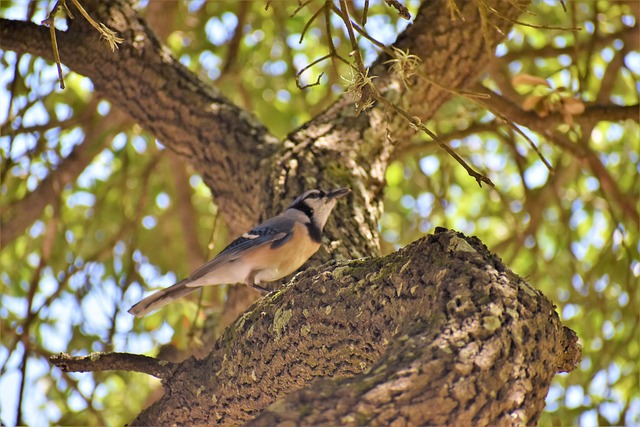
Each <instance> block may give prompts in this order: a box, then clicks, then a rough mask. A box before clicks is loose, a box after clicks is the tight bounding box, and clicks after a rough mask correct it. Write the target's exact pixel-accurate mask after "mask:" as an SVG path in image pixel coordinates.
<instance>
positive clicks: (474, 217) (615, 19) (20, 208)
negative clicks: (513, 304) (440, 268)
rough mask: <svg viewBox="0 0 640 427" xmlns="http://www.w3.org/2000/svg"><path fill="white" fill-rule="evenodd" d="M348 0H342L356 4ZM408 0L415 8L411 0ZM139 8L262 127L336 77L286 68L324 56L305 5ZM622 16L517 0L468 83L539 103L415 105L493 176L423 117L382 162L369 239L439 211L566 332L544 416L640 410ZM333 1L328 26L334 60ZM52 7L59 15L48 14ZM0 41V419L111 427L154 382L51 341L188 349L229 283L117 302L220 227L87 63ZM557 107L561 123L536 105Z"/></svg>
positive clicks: (401, 238) (174, 275)
mask: <svg viewBox="0 0 640 427" xmlns="http://www.w3.org/2000/svg"><path fill="white" fill-rule="evenodd" d="M363 5H364V2H363V1H357V2H355V3H353V4H352V7H353V15H354V16H355V17H358V16H361V14H362V7H363ZM406 5H407V6H408V7H409V10H410V11H411V12H412V13H414V12H415V11H416V10H417V8H418V6H419V2H417V1H415V0H410V1H407V2H406ZM51 7H52V3H50V2H48V1H35V2H27V1H23V0H17V1H8V0H2V1H1V2H0V16H2V17H4V18H11V19H22V20H31V21H33V22H37V23H39V22H41V21H42V20H43V19H45V18H46V17H47V14H48V12H49V10H50V8H51ZM139 7H140V9H141V10H142V11H143V13H144V14H145V16H146V17H147V19H148V21H149V22H150V25H151V26H152V28H154V30H155V31H156V32H157V34H158V35H159V37H160V38H161V39H162V40H164V41H165V43H166V44H167V46H168V47H169V48H170V50H171V52H172V53H173V55H174V56H175V57H176V58H179V60H180V61H181V62H182V63H183V64H184V65H186V66H187V67H188V68H189V69H191V70H192V71H194V72H195V73H197V74H198V75H200V76H201V77H202V78H203V79H205V80H209V81H211V82H212V83H213V84H215V85H216V86H217V87H218V88H220V89H221V90H222V91H223V92H224V94H225V96H227V97H228V98H230V99H231V100H233V102H235V103H237V104H238V105H240V106H242V107H243V108H245V109H247V110H250V111H252V112H254V113H255V114H256V115H257V116H258V117H259V118H260V119H261V120H262V121H263V123H265V124H266V126H267V128H268V129H269V130H270V131H271V132H273V133H274V134H275V135H277V136H279V137H283V136H284V135H286V134H287V133H288V132H290V131H291V130H293V129H294V128H296V127H297V126H300V125H302V124H304V123H305V122H306V121H307V120H309V119H311V118H312V117H313V116H314V115H316V114H317V113H318V112H320V111H322V110H323V109H324V108H326V107H327V106H328V105H330V104H331V103H332V101H333V100H335V99H336V98H337V97H338V96H339V95H340V94H341V93H342V92H343V91H344V90H345V87H346V84H347V83H346V80H345V79H344V77H348V75H349V71H348V69H347V68H346V66H344V64H340V63H336V64H332V63H331V62H330V61H324V62H320V63H318V64H316V65H314V66H313V67H311V68H309V69H308V70H307V71H305V72H304V73H303V74H302V75H301V76H299V78H298V77H297V76H296V74H297V73H298V71H300V70H302V69H303V68H304V67H306V66H307V65H309V64H310V63H311V62H313V61H314V60H315V59H317V58H319V57H321V56H323V55H325V54H326V51H327V47H326V27H325V24H324V21H323V20H322V19H318V20H316V21H315V22H312V23H311V24H310V25H309V26H308V27H306V25H307V23H308V22H309V21H310V19H311V17H312V15H313V13H314V12H315V11H316V10H318V8H320V7H322V3H321V2H310V3H309V4H307V5H305V7H302V8H300V9H299V10H296V9H298V8H297V6H296V3H295V2H290V3H284V2H272V3H271V4H270V5H269V7H268V8H267V9H265V4H264V3H263V2H233V1H214V2H205V1H180V2H178V1H162V2H151V3H149V2H145V1H143V2H140V5H139ZM359 14H360V15H359ZM454 15H455V14H454ZM454 15H452V16H453V18H452V19H455V16H454ZM639 15H640V6H639V3H638V2H637V1H628V2H627V1H605V0H602V1H591V0H589V1H574V0H571V1H565V2H564V4H563V3H561V2H559V1H541V0H536V1H534V2H532V5H531V7H530V8H529V10H528V12H524V13H523V14H522V16H521V18H520V23H519V24H517V25H515V26H514V28H513V30H512V31H511V32H510V33H509V34H508V36H507V38H506V40H505V41H504V43H502V44H501V45H500V46H498V48H497V49H496V51H495V52H494V55H495V58H494V61H493V62H492V65H491V66H490V67H489V68H488V69H487V70H486V71H485V72H484V73H483V74H482V76H481V82H482V83H483V84H484V85H485V86H486V87H488V88H490V89H492V90H494V91H496V92H498V93H500V94H502V95H503V96H504V97H505V98H507V99H509V100H511V101H512V102H513V105H514V106H515V107H516V110H518V111H520V112H522V111H523V110H530V111H529V113H531V112H535V114H534V116H533V117H534V118H533V119H531V114H529V115H528V116H527V117H529V119H530V120H528V121H527V123H522V120H520V121H519V116H517V115H514V116H510V115H509V114H505V115H506V118H507V120H506V121H505V120H504V117H502V115H499V114H497V113H496V112H495V110H494V111H493V112H492V111H490V110H488V109H487V107H486V105H485V104H484V103H483V100H482V98H481V97H478V96H477V94H471V95H470V96H469V95H466V96H455V97H454V98H453V99H452V100H451V101H449V102H448V103H447V104H446V105H445V106H443V107H442V108H441V109H440V110H439V111H438V113H437V115H436V117H435V118H434V119H433V120H432V121H431V122H429V123H427V125H428V126H429V128H430V129H432V130H434V131H435V132H436V133H437V134H438V135H439V136H440V137H441V138H442V139H443V140H445V141H447V142H448V143H449V144H450V146H451V147H453V148H454V149H455V150H456V151H457V152H458V153H459V154H460V155H461V156H462V157H463V158H465V159H467V160H468V161H469V162H470V163H471V164H473V165H474V166H475V167H476V168H478V169H479V170H481V171H483V173H485V174H486V175H487V176H488V177H489V178H490V179H491V180H492V181H493V182H494V183H496V188H495V189H487V188H484V187H483V188H479V187H478V185H477V184H476V182H475V180H474V179H472V178H471V177H469V176H468V175H467V174H466V172H465V171H464V170H463V169H462V168H461V167H460V165H459V164H458V163H456V162H455V161H454V160H453V159H452V158H451V157H449V156H448V155H447V154H446V153H444V152H443V151H442V150H440V149H438V148H437V146H436V145H435V144H432V143H430V141H429V140H428V138H426V137H423V136H421V135H416V137H415V138H414V139H412V140H409V141H398V142H397V143H398V146H399V148H398V150H397V151H396V158H395V159H394V161H393V163H392V164H391V166H390V167H389V168H388V170H387V175H386V177H387V188H386V191H385V213H384V215H383V217H382V220H381V222H380V231H381V236H382V238H383V249H384V252H385V253H388V252H390V251H393V250H395V249H397V248H399V247H402V246H404V245H406V244H408V243H410V242H412V241H413V240H415V239H417V238H419V237H421V236H423V235H425V234H426V233H430V232H432V231H433V229H434V227H436V226H443V227H450V228H455V229H457V230H460V231H462V232H464V233H466V234H469V235H476V236H478V237H479V238H480V239H482V241H483V242H484V243H485V244H486V245H487V246H488V247H489V248H490V249H491V250H492V251H494V252H496V253H497V254H498V255H499V256H500V257H502V258H503V260H504V261H505V263H506V264H507V265H509V266H510V267H511V268H512V269H513V270H514V271H515V272H516V273H518V274H519V275H521V276H523V277H525V278H526V280H527V281H528V282H529V283H531V284H532V285H533V286H535V287H536V288H538V289H540V290H541V291H542V292H544V293H545V294H546V295H547V296H548V297H549V298H550V299H551V300H553V301H554V302H555V304H556V305H557V310H558V313H559V314H560V316H561V318H562V320H563V322H564V323H565V324H566V325H567V326H568V327H570V328H571V329H573V330H575V331H576V332H577V334H578V336H579V337H580V342H581V344H582V346H583V360H582V363H581V364H580V366H579V368H578V369H576V370H575V371H574V372H572V373H570V374H563V375H558V376H557V378H556V380H555V382H554V384H553V385H552V387H551V389H550V391H549V395H548V397H547V407H546V410H545V413H544V414H543V416H542V419H541V421H540V424H541V425H551V424H553V425H582V426H595V425H623V424H626V425H638V424H640V384H639V375H640V370H639V366H638V365H639V363H640V339H639V335H640V334H639V332H638V325H639V323H640V315H639V312H640V295H639V283H640V280H639V276H640V256H639V251H640V248H639V246H640V244H639V236H638V234H639V233H638V227H639V219H638V212H639V209H640V202H639V200H640V162H639V154H638V153H640V129H639V125H638V122H639V120H638V98H639V92H640V83H639V80H640V79H639V77H640V52H639V44H640V35H639V32H638V17H639ZM334 18H335V19H332V20H331V21H330V25H331V26H332V29H333V31H332V35H333V39H334V43H335V45H336V48H337V49H338V51H339V52H341V53H342V54H344V56H347V55H348V50H349V47H348V43H347V40H346V38H345V33H344V29H343V27H342V23H341V21H340V20H339V19H337V17H334ZM409 23H410V21H406V20H404V19H401V18H399V17H398V16H397V13H396V12H395V11H394V10H393V9H391V8H389V7H387V6H386V5H385V4H384V2H381V1H380V2H375V1H371V2H370V5H369V14H368V19H367V23H366V26H365V29H366V30H367V31H368V33H369V34H370V35H371V36H372V37H374V38H375V39H376V40H378V41H379V42H381V43H383V44H389V43H392V42H393V41H394V40H395V37H396V35H397V34H398V33H399V32H401V31H402V30H403V29H404V28H405V27H406V25H408V24H409ZM56 25H57V27H58V28H60V29H62V30H64V29H65V28H66V22H65V20H64V19H62V18H59V19H57V21H56ZM305 28H306V30H305ZM303 32H304V37H303V38H302V40H301V35H302V33H303ZM361 48H362V49H363V52H364V57H365V61H366V62H367V63H371V62H372V61H373V60H374V59H375V58H376V57H377V55H378V53H379V49H378V48H376V46H375V45H374V44H372V43H371V42H369V41H367V40H366V39H365V38H362V40H361ZM0 54H1V57H0V63H1V68H0V123H1V136H0V152H1V153H2V164H1V166H2V167H1V170H0V178H1V183H0V197H1V199H0V208H1V209H2V221H3V223H4V222H5V220H6V221H9V220H14V221H15V218H16V217H18V218H23V219H24V220H25V221H26V220H29V221H28V224H27V226H26V229H25V232H24V233H23V234H20V235H18V236H15V238H14V237H13V236H11V238H10V239H8V238H7V236H3V238H2V250H1V252H0V281H1V283H2V284H1V288H0V289H1V295H0V334H1V337H0V376H1V377H0V418H1V420H2V422H3V423H4V424H7V425H14V424H16V423H18V422H19V423H25V424H29V425H48V424H67V425H68V424H73V425H95V424H102V425H123V424H125V423H126V422H127V421H129V420H130V419H131V418H132V417H133V416H134V415H135V414H137V413H138V412H139V411H140V410H141V408H142V407H143V406H145V405H147V404H148V403H149V402H150V401H151V400H152V399H153V398H154V396H157V391H155V390H156V389H157V388H158V382H157V381H155V380H154V379H152V378H149V377H148V376H146V375H143V374H133V373H122V372H103V373H86V374H67V373H64V372H61V371H60V370H58V369H55V368H52V366H51V365H50V364H49V363H48V361H47V358H48V356H49V355H51V354H54V353H58V352H61V351H63V352H69V353H73V354H87V353H89V352H93V351H127V352H135V353H144V354H150V355H156V354H157V353H158V351H168V352H174V353H176V352H177V353H179V354H183V355H184V354H186V353H185V352H188V349H190V348H193V347H198V346H201V345H202V344H203V343H202V340H203V339H204V338H203V336H204V335H203V331H204V330H207V334H208V335H206V337H207V339H212V337H214V336H215V335H216V334H217V333H219V331H220V330H221V328H222V327H223V326H224V321H223V320H222V319H221V316H220V315H219V314H220V313H222V312H223V311H224V306H225V304H226V303H227V298H226V292H227V287H225V286H221V287H216V288H212V289H207V290H206V291H205V292H204V293H203V294H201V295H198V294H195V295H193V296H192V297H189V298H185V299H182V300H181V301H179V302H176V303H175V304H173V305H172V306H171V307H170V308H168V309H166V310H162V311H160V312H158V313H155V314H153V315H151V316H148V317H146V318H144V319H142V320H135V321H134V318H133V317H132V316H130V315H129V314H128V313H127V312H126V310H127V309H128V308H129V307H130V306H131V304H132V303H134V302H136V301H137V300H138V299H139V298H140V297H141V296H142V295H143V294H145V293H146V292H148V291H150V290H153V289H156V288H159V287H163V286H167V285H170V284H172V283H173V282H174V281H176V279H179V278H182V277H184V276H186V275H187V274H188V273H189V272H190V271H191V270H193V269H194V268H195V267H197V266H198V265H200V264H201V263H202V262H204V261H206V260H207V259H210V258H211V257H212V256H213V255H214V254H215V253H217V252H218V251H219V250H221V249H222V248H223V247H224V245H225V244H226V243H227V242H228V241H229V238H230V237H233V236H228V235H227V234H228V233H227V231H226V228H225V224H224V220H223V219H222V218H219V217H218V216H217V208H216V204H215V203H216V200H215V199H213V198H212V196H211V193H210V191H209V189H208V188H207V187H206V186H205V185H204V184H203V182H202V179H201V178H200V177H199V176H198V175H197V174H195V173H194V172H193V170H192V169H191V168H190V167H189V165H187V164H185V163H184V162H183V161H182V160H181V159H180V158H178V157H177V156H176V155H175V154H173V153H172V152H169V151H168V150H165V149H164V147H163V145H162V141H157V140H155V139H154V138H153V137H152V136H151V135H149V134H148V133H146V132H145V130H144V129H141V128H140V127H139V126H138V125H136V124H135V123H132V122H131V121H130V120H129V119H128V118H127V116H126V115H125V114H123V113H122V112H120V111H118V110H116V109H115V108H113V107H112V106H111V105H110V104H109V103H108V102H107V101H104V100H101V99H99V98H98V97H97V96H96V95H95V94H94V91H93V87H92V84H91V81H90V80H88V79H87V78H84V77H82V76H80V75H77V74H75V73H73V72H72V71H70V70H68V69H67V68H65V67H63V70H64V76H65V83H66V85H67V87H66V89H64V90H60V89H59V88H58V82H57V71H56V68H55V65H54V64H52V63H48V62H46V61H44V60H43V59H40V58H38V57H34V56H31V55H16V54H15V53H14V52H8V51H6V52H5V51H0ZM62 61H63V62H64V58H63V59H62ZM315 82H319V84H318V85H315V86H312V87H309V88H307V89H304V90H301V89H299V87H298V86H299V85H300V86H302V85H306V84H312V83H315ZM604 106H606V107H604ZM623 107H626V108H623ZM554 112H555V113H556V114H561V115H562V118H563V120H562V121H561V123H559V124H558V123H551V122H550V121H549V120H548V116H549V115H552V114H554ZM532 114H533V113H532ZM511 121H512V122H515V125H513V123H511ZM392 137H393V136H392ZM531 143H534V144H535V145H536V146H537V147H538V149H539V151H540V153H541V155H542V157H543V158H544V159H546V160H547V161H548V163H549V164H550V165H551V166H552V167H553V172H551V171H550V169H549V168H548V167H547V166H546V165H545V164H544V161H543V160H542V159H541V157H540V156H539V155H538V154H537V153H536V152H535V151H534V150H533V149H532V147H531ZM34 206H36V207H37V206H45V207H44V209H37V208H36V209H35V211H34V210H33V209H34ZM30 218H32V219H34V221H33V220H31V219H30ZM0 232H2V230H0ZM211 330H214V331H217V332H214V333H213V334H212V333H211Z"/></svg>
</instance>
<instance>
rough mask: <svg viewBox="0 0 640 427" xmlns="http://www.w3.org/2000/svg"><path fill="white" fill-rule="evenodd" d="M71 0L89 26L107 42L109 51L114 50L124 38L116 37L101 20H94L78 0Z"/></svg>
mask: <svg viewBox="0 0 640 427" xmlns="http://www.w3.org/2000/svg"><path fill="white" fill-rule="evenodd" d="M71 1H72V2H73V5H74V6H75V7H77V8H78V10H79V11H80V14H81V15H82V16H84V19H86V20H87V22H88V23H89V24H91V26H92V27H93V28H95V29H96V30H97V31H98V32H99V33H100V36H101V37H102V39H104V40H105V41H106V42H107V43H108V44H109V47H110V48H111V51H115V50H116V48H117V47H118V45H119V44H120V43H122V42H123V41H124V39H123V38H121V37H118V36H117V34H118V33H116V32H115V31H113V30H112V29H111V28H109V27H107V26H106V25H104V24H103V23H102V22H100V23H98V22H96V21H95V20H94V19H93V18H92V17H91V15H89V14H88V13H87V11H86V10H84V7H82V5H81V4H80V1H79V0H71ZM65 8H66V6H65ZM67 10H68V9H67Z"/></svg>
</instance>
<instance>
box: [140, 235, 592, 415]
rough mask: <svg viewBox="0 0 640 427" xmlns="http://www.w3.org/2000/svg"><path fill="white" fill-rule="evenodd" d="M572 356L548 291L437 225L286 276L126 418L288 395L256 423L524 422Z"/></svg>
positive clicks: (226, 407) (198, 411)
mask: <svg viewBox="0 0 640 427" xmlns="http://www.w3.org/2000/svg"><path fill="white" fill-rule="evenodd" d="M579 359H580V347H579V346H578V344H577V342H576V339H575V334H574V333H573V332H572V331H569V330H568V329H566V328H564V327H563V326H562V325H561V323H560V320H559V318H558V315H557V314H556V312H555V310H554V306H553V304H552V303H551V302H550V301H549V300H547V299H546V298H545V297H544V296H543V295H542V294H541V293H540V292H538V291H536V290H535V289H533V288H532V287H531V286H530V285H528V284H527V283H525V282H524V281H523V280H522V279H521V278H519V277H518V276H516V275H515V274H514V273H513V272H511V271H510V270H508V269H507V268H506V267H505V266H504V265H503V264H502V263H501V261H500V260H499V259H498V258H497V257H496V256H495V255H493V254H491V253H489V251H488V250H487V249H486V247H485V246H484V245H482V243H481V242H480V241H479V240H477V239H475V238H468V237H465V236H463V235H461V234H459V233H455V232H452V231H448V230H444V229H439V230H436V234H435V235H431V236H428V237H427V238H424V239H421V240H419V241H417V242H415V243H413V244H411V245H409V246H407V247H406V248H404V249H402V250H400V251H398V252H396V253H393V254H391V255H388V256H386V257H384V258H369V259H363V260H353V261H350V262H345V263H336V262H332V263H330V264H327V265H324V266H323V267H321V268H317V269H310V270H307V271H305V272H304V273H302V274H300V275H298V276H296V278H295V279H294V280H293V281H292V282H291V283H290V284H289V286H287V287H286V288H285V289H284V290H282V291H279V292H276V293H272V294H269V295H268V296H266V297H265V298H263V299H262V300H260V301H258V302H257V303H256V305H255V306H254V307H253V310H252V311H249V312H247V313H246V314H244V315H243V316H242V317H240V318H239V319H238V320H237V321H236V322H235V323H234V324H232V325H231V326H230V327H229V328H228V329H227V330H226V331H225V334H224V335H223V336H222V337H221V339H220V340H218V342H216V344H215V346H214V349H213V351H212V352H211V353H210V354H209V355H208V356H207V357H206V358H205V359H203V360H201V361H196V360H195V359H192V360H187V361H186V362H184V364H183V365H182V366H181V369H180V370H179V371H177V372H176V374H175V375H173V376H172V377H171V378H170V379H168V380H167V381H166V382H165V383H164V384H165V387H166V388H167V390H166V393H165V395H164V397H163V398H162V399H161V400H160V401H159V402H158V403H157V404H155V405H153V406H152V407H150V408H149V409H147V410H146V411H144V412H143V413H142V414H140V416H139V417H138V418H137V419H136V420H135V421H134V422H133V423H132V424H133V425H158V424H165V423H169V422H172V423H177V424H180V423H184V424H211V423H219V424H238V423H241V422H245V421H247V420H249V419H251V418H253V417H254V416H256V415H257V414H259V413H261V412H262V411H263V410H264V409H265V408H267V407H268V406H269V405H272V404H273V403H274V402H275V401H277V400H278V399H282V398H285V396H288V395H291V397H286V398H285V400H283V401H280V402H278V403H277V404H276V405H274V406H272V407H271V409H270V410H269V411H270V412H269V413H266V414H265V415H264V417H265V418H262V417H260V418H258V420H257V421H256V425H275V424H276V423H275V421H285V420H288V419H293V420H295V421H296V422H297V423H298V424H302V425H314V424H315V425H351V424H353V423H354V422H355V421H349V420H360V421H362V422H363V423H365V424H367V423H368V424H378V425H388V424H390V423H391V422H392V421H393V420H394V419H396V418H404V419H405V421H407V422H408V424H411V423H412V422H413V424H415V425H425V424H438V425H469V423H470V422H471V420H480V421H479V424H485V425H486V424H489V425H495V424H500V423H504V422H505V421H506V420H513V419H515V420H521V421H522V424H535V422H536V420H537V418H538V417H539V415H540V413H541V411H542V409H543V408H544V399H545V396H546V394H547V390H548V387H549V385H550V384H551V380H552V378H553V376H554V374H555V373H556V372H562V371H570V370H572V369H574V368H575V366H576V365H577V363H578V361H579ZM319 378H327V379H329V378H330V379H331V380H326V381H321V382H319V383H318V382H315V383H312V380H314V379H319ZM452 385H455V386H452ZM305 387H309V388H308V389H305ZM301 389H302V391H300V392H297V393H296V392H294V391H295V390H301ZM292 392H293V393H292ZM316 392H319V393H320V394H317V395H316V394H314V393H316ZM471 398H474V399H475V400H473V401H471V400H469V399H471ZM184 402H189V405H188V406H185V404H184ZM394 402H395V403H398V402H400V403H401V404H400V405H399V406H398V407H395V408H394ZM378 404H379V409H376V408H378ZM283 408H284V409H283ZM288 408H292V409H291V411H288ZM305 408H306V409H305ZM453 408H455V411H454V410H453ZM394 411H395V412H394ZM284 412H287V413H288V414H287V415H285V414H284ZM345 420H346V421H345Z"/></svg>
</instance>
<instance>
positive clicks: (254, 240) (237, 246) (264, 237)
mask: <svg viewBox="0 0 640 427" xmlns="http://www.w3.org/2000/svg"><path fill="white" fill-rule="evenodd" d="M274 219H275V218H274ZM288 221H289V220H288V219H287V218H281V219H279V222H278V227H275V225H276V224H275V223H274V221H273V219H271V220H269V221H266V222H264V223H262V224H260V225H259V226H257V227H256V228H254V229H252V230H251V231H248V232H246V233H244V234H243V235H242V236H240V237H238V238H237V239H236V240H234V241H233V242H231V243H230V244H229V246H227V247H226V248H224V249H223V250H222V252H220V253H219V254H218V256H216V257H215V258H214V259H212V260H211V261H209V262H207V263H206V264H204V265H203V266H202V267H200V268H198V269H197V270H196V271H194V272H193V273H191V275H190V276H189V281H190V282H191V281H194V280H197V279H199V278H201V277H203V276H205V275H207V274H209V273H211V272H212V271H215V270H216V269H218V268H219V267H220V266H222V265H224V264H225V263H227V262H229V261H233V260H235V259H238V258H240V257H241V256H242V255H244V254H246V253H247V252H249V251H252V250H254V249H256V248H258V247H260V246H263V245H266V244H267V243H272V244H274V245H281V244H282V243H284V242H286V241H287V240H289V239H290V238H291V236H292V231H289V232H286V231H282V230H283V229H284V230H293V224H290V225H291V226H290V227H286V226H287V225H289V224H288Z"/></svg>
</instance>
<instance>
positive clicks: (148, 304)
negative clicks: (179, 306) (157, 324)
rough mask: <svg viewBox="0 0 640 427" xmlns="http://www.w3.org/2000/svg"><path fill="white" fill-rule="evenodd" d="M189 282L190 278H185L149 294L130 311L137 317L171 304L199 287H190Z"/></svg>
mask: <svg viewBox="0 0 640 427" xmlns="http://www.w3.org/2000/svg"><path fill="white" fill-rule="evenodd" d="M187 283H188V280H187V279H185V280H182V281H181V282H178V283H176V284H175V285H172V286H169V287H168V288H166V289H163V290H161V291H158V292H156V293H154V294H151V295H149V296H148V297H146V298H145V299H143V300H142V301H140V302H138V303H137V304H135V305H134V306H133V307H131V308H130V309H129V313H131V314H133V315H134V316H136V317H142V316H146V315H147V314H148V313H150V312H152V311H154V310H156V309H158V308H160V307H162V306H164V305H165V304H169V303H170V302H171V301H175V300H177V299H178V298H181V297H183V296H185V295H187V294H189V293H191V292H193V291H195V290H196V289H198V288H197V287H193V288H188V287H187Z"/></svg>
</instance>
